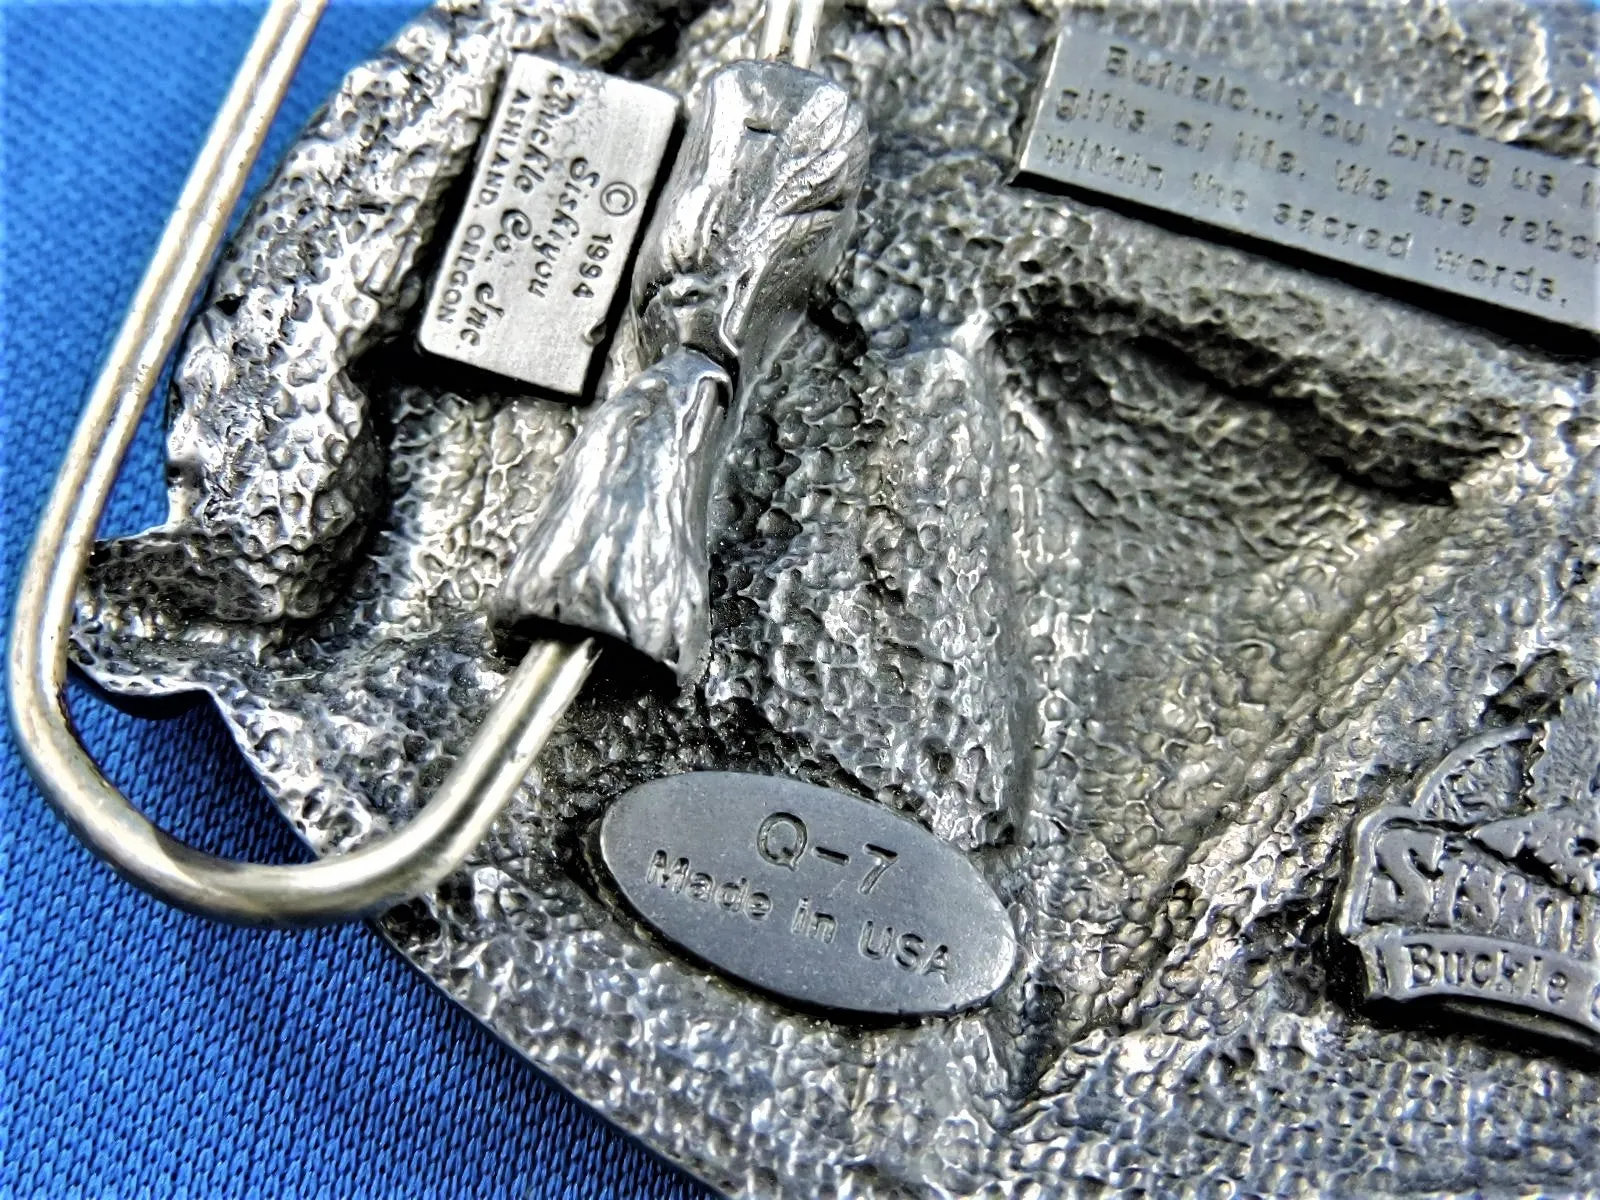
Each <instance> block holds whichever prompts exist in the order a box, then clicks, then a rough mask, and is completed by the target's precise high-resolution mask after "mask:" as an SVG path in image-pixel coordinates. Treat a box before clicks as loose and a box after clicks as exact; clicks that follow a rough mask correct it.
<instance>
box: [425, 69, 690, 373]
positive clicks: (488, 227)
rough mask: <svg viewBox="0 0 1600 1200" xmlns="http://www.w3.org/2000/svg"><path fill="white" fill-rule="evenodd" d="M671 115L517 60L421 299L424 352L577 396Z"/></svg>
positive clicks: (578, 75) (613, 86)
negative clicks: (430, 283) (446, 242)
mask: <svg viewBox="0 0 1600 1200" xmlns="http://www.w3.org/2000/svg"><path fill="white" fill-rule="evenodd" d="M677 112H678V101H677V97H675V96H673V95H672V94H671V93H670V92H664V91H661V90H660V89H659V88H653V87H649V86H646V85H645V84H642V83H633V82H631V81H629V80H625V79H618V78H616V77H615V76H611V75H606V74H604V73H603V72H600V71H592V70H588V69H587V68H584V67H575V66H571V65H569V64H567V63H558V62H553V61H551V60H549V59H545V58H540V57H538V56H536V55H532V54H518V55H516V56H514V57H513V59H512V61H511V65H510V67H509V68H508V69H507V71H506V79H505V83H504V85H503V86H502V88H501V91H500V99H499V102H498V104H497V105H496V106H495V112H494V117H493V119H492V120H491V121H490V123H489V127H488V129H487V130H486V131H485V132H484V134H483V139H482V141H481V143H480V145H479V151H478V161H477V166H476V167H475V169H474V171H473V176H472V183H471V188H470V190H469V192H468V193H467V197H466V203H465V206H464V207H463V210H462V213H461V216H460V219H459V220H457V222H456V226H455V230H454V232H453V233H452V234H451V237H450V243H449V245H448V246H447V247H446V249H445V253H444V257H443V259H442V260H441V261H440V264H439V269H438V273H437V275H436V276H435V278H434V281H433V290H432V292H431V294H430V295H429V297H428V308H427V312H426V313H425V314H424V316H423V319H422V329H421V333H420V335H419V336H420V340H421V342H422V346H423V349H425V350H428V351H430V352H432V353H434V354H440V355H443V356H445V357H446V358H453V359H456V360H458V361H460V362H464V363H470V364H471V365H472V366H475V367H481V368H483V369H484V370H487V371H493V372H495V373H496V374H500V375H508V376H510V377H511V378H513V379H519V380H521V381H522V382H524V383H530V384H533V385H534V386H536V387H541V388H547V389H549V390H551V391H555V392H563V393H566V394H567V395H571V396H581V395H582V394H583V389H584V384H585V381H586V380H587V378H588V377H589V373H590V370H591V368H592V366H593V363H594V359H595V356H596V355H597V354H598V353H599V352H600V351H601V349H602V348H603V347H604V345H605V340H606V336H605V335H606V324H607V321H608V318H609V316H610V313H611V309H612V303H613V301H614V300H615V298H616V294H617V289H618V288H619V287H622V286H623V285H624V284H625V283H626V282H627V266H628V258H629V256H630V254H631V253H632V251H633V245H634V242H635V241H636V240H637V238H638V236H639V228H640V224H641V222H642V221H643V219H644V212H645V206H646V204H647V202H648V201H649V198H650V193H651V191H652V189H653V188H654V186H655V180H656V175H657V173H658V171H659V170H660V167H661V160H662V156H663V155H664V154H665V153H666V149H667V143H668V140H669V139H670V138H671V136H672V129H673V125H674V123H675V122H676V120H677Z"/></svg>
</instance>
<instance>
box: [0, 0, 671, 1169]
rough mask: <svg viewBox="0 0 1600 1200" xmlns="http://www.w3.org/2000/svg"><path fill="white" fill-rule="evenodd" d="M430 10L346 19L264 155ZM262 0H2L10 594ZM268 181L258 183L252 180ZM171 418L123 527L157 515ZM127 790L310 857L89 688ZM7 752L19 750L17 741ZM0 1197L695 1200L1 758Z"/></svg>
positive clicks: (429, 1009) (383, 975)
mask: <svg viewBox="0 0 1600 1200" xmlns="http://www.w3.org/2000/svg"><path fill="white" fill-rule="evenodd" d="M416 7H417V5H416V4H400V3H395V2H394V0H381V2H378V3H373V2H366V3H356V2H345V3H341V2H339V0H335V2H334V3H333V5H332V8H331V11H330V12H329V15H328V16H327V17H326V18H325V20H324V23H323V27H322V29H321V30H320V32H319V33H318V35H317V39H316V42H315V44H314V45H313V47H312V49H311V52H310V54H309V56H308V58H307V60H306V62H305V64H304V65H303V67H302V68H301V72H300V75H299V77H298V78H297V80H296V83H295V89H294V92H293V93H292V95H291V97H290V99H289V101H288V103H287V105H286V107H285V109H284V112H283V114H282V115H281V116H280V118H279V121H278V124H277V126H276V128H275V130H274V133H273V137H272V140H271V142H270V143H269V147H268V155H267V158H268V159H269V160H270V159H275V158H276V156H277V155H278V154H280V153H282V151H283V149H284V148H285V147H286V145H287V144H288V142H289V140H290V139H291V138H292V136H293V133H294V130H295V129H296V128H298V127H299V125H300V124H301V123H302V122H303V121H304V120H305V119H306V118H307V117H308V116H309V115H310V113H311V112H312V110H313V109H314V108H315V106H316V105H317V104H318V103H319V102H320V99H321V97H322V96H323V95H324V94H325V93H326V92H327V91H328V90H329V89H330V88H331V87H332V86H333V85H334V84H335V83H336V82H337V81H338V79H339V77H340V76H341V75H342V74H343V73H344V71H345V70H347V69H348V68H349V67H350V66H351V65H352V64H354V63H355V62H357V61H359V60H360V59H361V58H362V57H364V56H365V55H367V54H369V53H370V52H371V51H372V50H374V49H376V48H377V47H378V46H379V45H380V44H381V43H382V42H383V41H385V40H386V39H387V38H388V37H389V36H391V35H392V34H393V33H394V31H395V30H396V29H397V28H398V27H399V26H400V24H401V23H402V22H403V21H404V20H405V19H406V18H407V17H408V16H409V15H410V13H411V12H412V11H414V10H415V8H416ZM259 13H260V6H259V4H247V3H227V2H223V0H210V2H207V3H191V4H138V5H133V4H111V5H93V6H89V5H83V4H61V3H50V4H27V3H16V2H10V3H0V38H3V43H0V44H3V56H0V73H3V82H0V95H3V97H4V100H3V104H4V111H3V122H0V130H3V133H0V154H3V160H0V172H3V185H0V203H3V209H0V339H3V340H0V595H3V596H4V600H5V610H6V611H5V619H6V626H7V628H8V629H9V626H10V606H11V599H12V595H13V581H14V580H15V578H16V575H17V571H18V570H19V568H20V562H21V555H22V553H23V551H24V549H25V547H26V544H27V540H28V539H29V538H30V537H31V535H32V530H33V525H34V522H35V520H36V519H37V515H38V510H39V506H40V504H41V503H42V500H43V497H44V494H45V491H46V489H47V487H48V485H49V481H50V478H51V476H52V474H53V472H54V470H55V467H56V464H57V462H58V461H59V458H60V456H61V454H62V453H63V451H64V449H65V446H66V443H67V438H68V435H69V433H70V430H71V427H72V424H73V422H74V420H75V419H76V415H77V411H78V407H79V405H80V404H81V403H82V400H83V397H84V394H85V391H86V389H87V387H88V385H89V383H90V381H91V380H92V378H93V376H94V373H95V370H96V368H97V366H98V364H99V360H100V358H101V356H102V355H103V354H104V353H105V352H106V349H107V348H108V346H109V344H110V341H111V338H112V336H113V334H114V331H115V329H116V326H117V323H118V321H119V320H120V318H121V314H122V311H123V308H124V306H125V305H126V303H127V301H128V298H129V296H130V295H131V293H132V291H133V289H134V286H135V284H136V283H137V281H138V278H139V275H140V272H141V270H142V269H143V266H144V262H145V259H146V256H147V255H148V254H149V253H150V251H151V250H152V248H153V247H154V245H155V242H156V238H157V236H158V234H159V232H160V229H161V227H162V224H163V222H164V221H165V219H166V215H167V212H168V210H169V208H170V206H171V204H172V202H173V200H174V198H175V197H176V195H177V193H178V190H179V187H180V186H181V183H182V180H183V177H184V175H185V173H186V172H187V170H188V167H189V163H190V161H191V160H192V158H193V155H194V153H195V151H196V150H197V149H198V147H199V144H200V141H201V140H202V138H203V136H204V133H205V129H206V127H207V125H208V124H209V122H210V119H211V116H212V113H213V112H214V110H215V108H216V105H217V103H218V101H219V100H220V98H221V96H222V94H223V92H224V90H225V89H226V87H227V84H228V82H229V80H230V78H231V77H232V73H233V71H234V69H235V67H236V66H237V64H238V62H239V59H240V57H241V56H242V54H243V51H244V48H245V46H246V45H247V44H248V42H249V39H250V36H251V33H252V31H253V29H254V26H255V22H256V20H257V19H258V17H259ZM261 174H262V172H261V171H260V170H258V172H257V180H256V182H257V183H258V184H259V182H260V178H261ZM160 409H161V404H160V403H159V402H157V403H155V404H153V405H152V406H151V412H150V416H149V418H148V419H147V420H146V422H145V427H144V428H143V429H142V431H141V433H140V437H139V440H138V442H137V444H136V447H135V449H134V451H133V454H132V456H131V457H130V459H129V461H128V463H127V465H126V467H125V468H124V470H123V475H122V482H121V484H120V486H119V492H118V495H117V497H116V499H115V500H114V501H113V504H112V508H111V512H110V514H109V516H108V518H107V521H106V526H105V531H106V532H108V533H123V532H131V531H133V530H137V529H140V528H143V527H145V526H147V525H149V524H152V523H154V522H156V521H159V520H160V519H161V518H162V517H163V516H164V512H165V504H164V498H163V491H162V447H161V431H160V429H159V412H160ZM72 703H73V711H74V713H75V715H76V718H77V720H78V723H79V727H80V729H81V730H82V733H83V735H84V738H85V740H86V741H87V742H88V744H89V746H90V748H91V750H92V751H93V752H94V753H95V755H96V756H97V757H98V758H99V760H100V762H101V763H102V764H103V765H104V767H105V768H106V769H107V771H108V772H109V774H110V775H111V777H112V778H113V779H114V780H116V781H117V782H119V783H120V784H121V785H122V786H123V787H124V788H125V789H126V790H127V791H129V792H130V793H131V795H132V796H133V798H134V799H135V800H136V802H137V803H139V804H140V805H142V806H143V807H144V808H145V810H146V811H147V812H149V813H150V814H151V815H152V816H153V817H154V818H155V819H156V820H158V821H160V822H162V823H164V824H165V825H167V827H168V828H170V829H172V830H173V831H175V832H176V833H177V834H178V835H179V836H180V837H183V838H185V839H186V840H190V841H192V842H195V843H197V844H199V845H201V846H204V847H206V848H208V849H211V850H213V851H216V852H219V853H224V854H229V855H236V856H240V857H249V858H257V859H273V860H278V861H287V860H299V859H303V858H304V857H305V856H306V851H305V850H304V849H303V848H301V847H300V845H299V844H298V843H297V842H296V840H295V839H294V838H293V836H292V835H291V834H290V833H289V830H288V827H287V826H286V825H285V824H284V823H283V822H282V821H281V820H280V819H279V818H278V817H277V816H276V815H275V814H274V813H273V811H272V809H271V806H270V804H269V802H268V801H267V799H266V798H265V796H264V795H263V794H262V792H261V790H260V788H259V786H258V785H257V784H256V782H255V779H254V777H253V776H251V774H250V773H249V771H248V770H247V769H246V768H245V766H244V765H243V763H242V761H241V760H240V758H239V756H238V755H237V753H236V752H235V751H234V749H233V746H232V744H231V742H230V741H229V740H228V737H227V735H226V733H225V732H224V730H223V729H222V727H221V725H220V723H219V721H218V719H217V718H216V716H215V715H214V714H213V712H212V710H211V707H210V705H209V703H208V702H201V703H178V704H174V705H171V706H169V707H167V708H166V709H164V710H163V711H162V713H161V719H156V720H151V719H149V715H148V714H141V715H137V716H135V715H130V714H128V713H124V712H120V711H118V710H116V709H114V708H112V707H111V706H109V705H108V704H107V703H106V702H105V701H104V700H102V699H99V698H96V697H94V696H91V695H89V694H88V693H87V692H86V690H85V689H84V688H83V687H81V686H75V688H74V694H73V701H72ZM7 732H8V733H9V728H8V730H7ZM0 871H3V872H4V879H3V881H4V887H3V892H0V896H3V904H0V938H3V945H0V972H3V983H4V993H3V1000H4V1020H3V1025H0V1033H3V1038H4V1043H3V1047H0V1052H3V1060H0V1061H3V1062H4V1072H3V1076H0V1191H3V1192H5V1193H6V1194H17V1195H46V1194H51V1195H53V1194H62V1193H78V1194H88V1195H94V1196H105V1195H146V1194H155V1195H192V1196H208V1197H209V1196H234V1195H267V1196H323V1195H337V1196H391V1195H408V1196H409V1195H418V1196H420V1195H438V1196H473V1197H498V1196H513V1195H532V1196H540V1197H609V1196H618V1197H634V1196H640V1197H661V1198H666V1197H676V1198H688V1197H698V1196H701V1195H702V1194H703V1193H702V1191H701V1189H700V1188H699V1187H698V1186H697V1185H696V1184H694V1183H692V1182H690V1181H689V1180H688V1179H686V1178H685V1177H683V1176H681V1175H679V1174H677V1173H676V1172H674V1171H672V1170H671V1169H670V1168H668V1167H666V1166H665V1165H664V1164H663V1163H661V1162H660V1161H659V1160H657V1159H655V1158H654V1157H652V1156H651V1155H650V1154H649V1153H648V1152H647V1151H645V1150H644V1149H643V1148H642V1147H641V1146H640V1145H638V1144H637V1143H635V1142H633V1141H631V1140H629V1139H627V1138H625V1137H623V1136H622V1135H620V1134H618V1133H616V1132H615V1131H613V1130H611V1129H610V1128H609V1127H607V1126H606V1125H605V1123H604V1122H603V1121H601V1120H600V1119H599V1118H598V1117H596V1116H594V1115H593V1114H592V1113H590V1112H589V1111H588V1110H587V1109H585V1108H583V1107H582V1106H581V1105H579V1104H578V1103H577V1102H576V1101H574V1100H572V1099H571V1098H570V1097H568V1096H567V1095H566V1094H565V1093H563V1092H561V1091H560V1090H559V1089H558V1088H557V1087H555V1086H554V1085H553V1084H551V1083H549V1082H548V1081H547V1080H546V1079H544V1077H542V1076H541V1075H539V1074H538V1073H537V1072H536V1071H534V1070H533V1069H532V1068H530V1067H528V1066H527V1065H526V1064H524V1063H523V1062H521V1061H520V1060H519V1059H517V1058H516V1057H515V1056H514V1055H513V1054H512V1053H511V1052H509V1051H508V1050H506V1049H504V1048H503V1047H502V1046H500V1045H499V1044H498V1043H497V1042H496V1041H495V1040H494V1039H493V1038H492V1037H491V1036H490V1035H489V1034H488V1033H487V1032H485V1031H483V1030H482V1029H480V1028H479V1027H478V1026H477V1025H476V1024H475V1023H474V1022H473V1021H472V1020H471V1018H469V1017H468V1016H467V1015H466V1014H465V1013H463V1012H461V1011H459V1010H458V1009H456V1008H455V1006H454V1005H453V1004H451V1003H450V1002H449V1001H448V1000H446V999H445V998H444V997H443V996H442V995H440V994H439V993H437V992H435V991H434V990H433V989H432V987H431V986H430V985H429V984H427V983H426V982H425V981H424V980H423V979H422V978H421V977H420V976H419V975H417V974H415V973H414V972H413V971H412V970H411V968H409V967H408V966H407V965H406V964H405V963H404V962H403V961H402V960H401V959H400V958H399V957H398V956H397V955H396V954H394V953H393V952H392V951H390V950H389V949H388V948H387V947H386V946H385V945H384V944H382V943H381V942H380V941H379V940H378V938H377V937H376V936H375V935H374V934H373V933H372V932H371V931H370V930H368V929H366V928H364V927H360V926H356V927H345V928H339V929H332V930H326V931H320V932H312V933H295V934H281V933H264V932H259V931H246V930H237V929H231V928H227V927H224V926H219V925H215V924H212V923H209V922H206V921H203V920H199V919H197V918H194V917H189V916H186V915H184V914H182V913H178V912H174V911H172V910H169V909H167V908H165V907H163V906H162V905H160V904H159V903H157V902H155V901H153V900H150V899H149V898H147V897H146V896H144V895H143V894H142V893H139V892H137V891H135V890H134V889H132V888H131V887H129V886H128V885H126V884H124V883H122V882H121V881H120V880H118V879H117V878H115V877H114V876H113V875H112V873H111V872H110V871H109V870H108V869H107V868H106V867H105V866H103V865H102V864H101V863H100V862H98V861H97V860H95V859H94V858H92V857H91V856H90V855H89V854H88V852H87V851H85V850H83V849H82V848H81V847H80V846H79V845H78V844H77V843H76V842H75V841H74V840H73V839H72V837H71V836H70V835H69V834H68V832H67V830H66V829H65V827H64V826H62V824H61V823H60V822H59V821H58V820H57V819H56V818H55V816H54V815H53V814H52V813H51V812H50V811H49V809H48V807H47V805H46V804H45V802H44V801H43V800H42V799H41V798H40V796H39V794H38V792H37V791H36V790H35V789H34V787H33V785H32V783H31V781H30V780H29V779H28V777H27V774H26V772H25V771H24V770H23V769H22V767H21V765H20V763H19V762H18V760H17V756H16V753H15V751H14V749H13V747H12V744H11V741H10V739H9V736H0Z"/></svg>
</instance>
